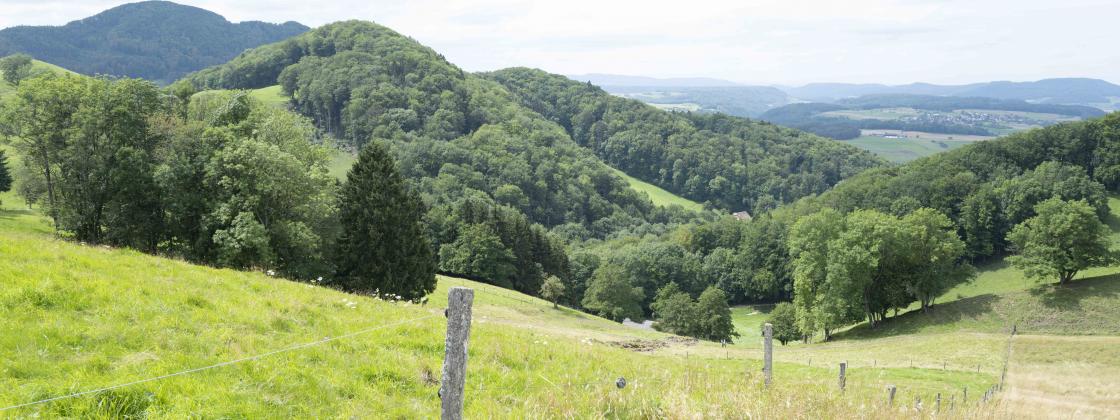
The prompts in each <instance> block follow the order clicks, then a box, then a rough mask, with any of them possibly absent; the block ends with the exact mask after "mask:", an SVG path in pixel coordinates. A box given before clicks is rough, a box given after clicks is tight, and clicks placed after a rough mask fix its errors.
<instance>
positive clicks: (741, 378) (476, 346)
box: [0, 196, 994, 418]
mask: <svg viewBox="0 0 1120 420" xmlns="http://www.w3.org/2000/svg"><path fill="white" fill-rule="evenodd" d="M5 198H6V199H5V200H4V208H3V210H2V211H0V284H2V285H3V288H2V289H0V317H3V319H4V320H5V322H4V323H3V324H2V325H0V352H3V353H4V354H5V355H7V357H5V358H4V359H3V360H2V361H0V407H3V406H9V405H14V404H18V403H24V402H28V401H33V400H37V399H42V398H48V397H53V396H57V395H61V394H66V393H71V392H75V391H82V390H87V389H91V388H96V387H102V386H107V385H113V384H118V383H122V382H127V381H132V380H137V379H141V378H147V377H151V376H155V375H160V374H166V373H170V372H176V371H180V370H184V369H188V368H194V367H199V366H206V365H210V364H213V363H218V362H222V361H226V360H231V359H237V358H241V357H248V356H252V355H256V354H260V353H264V352H268V351H273V350H276V349H280V348H284V347H287V346H290V345H293V344H299V343H306V342H311V341H315V340H319V339H322V338H324V337H337V336H340V335H343V334H346V333H350V332H354V331H359V330H362V329H364V328H369V327H381V328H382V329H378V330H375V331H370V332H368V333H366V334H363V335H360V336H355V337H351V338H346V339H340V340H337V341H333V342H330V343H327V344H324V345H320V346H315V347H310V348H304V349H299V350H295V351H291V352H286V353H280V354H276V355H272V356H268V357H265V358H262V359H259V360H255V361H249V362H245V363H241V364H237V365H232V366H226V367H221V368H216V369H212V370H207V371H203V372H198V373H194V374H190V375H184V376H178V377H174V378H169V379H166V380H161V381H156V382H147V383H143V384H138V385H134V386H130V387H125V388H120V389H116V390H113V391H109V392H102V393H98V394H95V395H90V396H84V397H79V398H74V399H68V400H61V401H57V402H52V403H48V404H44V405H39V406H35V407H29V408H22V409H17V410H15V411H8V412H4V413H3V414H4V415H5V416H8V415H13V416H39V417H99V416H100V417H119V416H127V415H141V416H149V417H152V418H181V417H184V416H190V417H238V418H244V417H248V418H260V417H265V418H267V417H354V416H356V417H363V416H368V415H369V414H370V413H378V415H382V416H386V417H432V416H434V415H435V414H436V412H437V410H438V406H439V403H438V397H437V395H436V390H437V389H438V378H439V370H440V363H441V360H442V351H443V349H442V347H443V332H444V329H445V324H444V321H443V317H442V314H441V309H440V307H441V305H442V304H443V303H444V302H445V296H446V292H447V288H448V287H451V286H453V285H460V284H465V285H468V286H471V287H473V288H475V289H476V290H477V291H478V294H477V298H476V304H475V320H476V322H475V327H474V329H473V331H472V337H471V354H470V365H469V374H468V400H467V406H466V414H467V415H468V416H469V417H671V418H672V417H676V418H681V417H694V416H714V417H728V416H744V415H751V416H762V417H794V416H796V417H832V418H855V417H878V418H887V417H895V416H897V415H899V414H900V413H901V412H900V411H896V410H898V408H895V409H890V408H886V407H883V404H882V386H883V383H886V382H890V383H893V384H897V385H899V387H900V389H902V390H903V391H902V395H907V394H906V393H907V392H910V393H918V392H921V393H922V394H923V395H925V397H924V398H927V399H928V398H929V397H928V395H929V394H930V393H931V392H945V393H949V392H953V390H955V389H958V388H960V386H962V384H969V386H975V387H982V386H986V384H990V383H992V381H993V380H994V378H993V376H992V375H990V374H983V373H982V374H977V373H974V372H959V371H956V372H955V371H945V372H933V371H930V372H926V371H923V370H921V369H914V370H911V369H868V370H864V371H859V370H857V371H854V372H853V374H852V378H851V379H850V380H849V392H848V393H847V394H846V395H841V394H839V393H837V392H836V391H835V386H834V385H833V384H834V380H833V373H830V372H829V371H828V370H827V369H825V368H823V367H809V366H804V365H801V364H798V363H788V362H785V361H784V359H782V358H779V359H778V360H779V363H778V364H777V366H776V371H777V372H778V373H777V374H776V385H775V386H774V387H772V388H771V389H769V390H764V389H763V387H762V384H761V376H760V375H759V374H758V369H759V366H760V365H759V362H758V360H757V359H756V358H755V357H754V355H753V353H752V350H749V349H733V350H735V353H732V354H727V353H724V354H719V355H717V354H716V353H717V352H719V351H720V349H721V348H720V347H719V345H718V344H710V343H705V344H696V343H683V344H673V345H666V346H665V347H662V348H660V349H658V350H656V351H652V352H646V353H639V352H634V351H630V350H624V349H621V348H618V347H616V346H615V345H612V343H616V342H620V341H633V340H644V341H645V342H655V343H656V342H662V343H663V341H656V340H664V339H665V338H666V337H667V336H666V335H664V334H661V333H657V332H650V331H643V330H635V329H630V328H626V327H622V326H621V325H619V324H615V323H613V322H610V321H607V320H603V319H600V318H596V317H593V316H589V315H586V314H583V313H579V312H575V311H571V310H566V309H559V310H556V309H552V307H551V305H549V304H548V303H547V302H543V301H540V300H538V299H534V298H530V297H527V296H524V295H519V294H517V293H515V292H512V291H507V290H502V289H497V288H494V287H491V286H487V285H482V284H477V283H473V282H469V281H466V280H459V279H448V278H441V279H440V285H439V290H438V291H437V292H436V293H435V294H433V295H432V301H431V302H429V303H428V304H427V305H414V304H407V303H399V302H387V301H382V300H377V299H374V298H371V297H367V296H357V295H351V294H345V293H341V292H337V291H334V290H330V289H326V288H322V287H314V286H310V285H308V284H304V283H297V282H291V281H287V280H281V279H276V278H271V277H269V276H267V275H264V274H261V273H251V272H239V271H232V270H219V269H212V268H206V267H200V266H195V265H191V264H187V263H184V262H181V261H175V260H170V259H164V258H159V257H153V256H149V255H144V254H141V253H137V252H134V251H129V250H117V249H108V248H104V247H93V246H82V245H79V244H74V243H70V242H66V241H61V240H57V239H54V238H53V237H52V236H51V235H50V234H49V226H48V225H47V224H46V222H45V220H44V219H43V218H42V217H41V216H39V215H37V214H35V213H34V212H32V211H28V210H20V209H18V208H16V206H13V204H12V203H13V200H10V199H7V198H9V197H7V196H6V197H5ZM398 323H399V324H398ZM29 331H30V332H34V333H33V334H27V332H29ZM687 352H691V353H692V356H691V357H687V358H686V357H682V353H687ZM720 356H722V357H720ZM732 356H733V357H732ZM619 376H624V377H626V378H627V379H628V380H629V382H630V385H628V386H627V387H626V388H625V389H622V390H619V389H618V388H616V387H615V386H614V385H613V381H614V379H615V378H617V377H619ZM946 395H947V394H946ZM975 414H977V413H976V412H972V411H968V412H965V411H961V412H958V415H959V416H969V415H975Z"/></svg>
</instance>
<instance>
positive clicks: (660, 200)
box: [612, 168, 704, 211]
mask: <svg viewBox="0 0 1120 420" xmlns="http://www.w3.org/2000/svg"><path fill="white" fill-rule="evenodd" d="M612 169H613V168H612ZM614 172H615V173H616V174H618V176H621V177H622V178H623V179H625V180H626V182H629V183H630V188H633V189H634V190H636V191H638V192H642V193H645V194H646V195H647V196H649V199H650V200H652V201H653V204H655V205H658V206H662V207H668V206H672V205H678V206H681V207H684V208H686V209H689V210H694V211H703V210H704V205H703V204H700V203H697V202H695V201H692V200H689V199H687V198H684V197H681V196H678V195H676V194H673V193H671V192H669V191H666V190H664V189H662V188H661V187H658V186H656V185H653V184H650V183H648V182H645V181H642V180H640V179H638V178H634V177H632V176H630V175H627V174H626V173H625V172H622V171H620V170H618V169H614Z"/></svg>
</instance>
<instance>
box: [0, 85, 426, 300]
mask: <svg viewBox="0 0 1120 420" xmlns="http://www.w3.org/2000/svg"><path fill="white" fill-rule="evenodd" d="M2 111H3V112H2V113H0V116H2V117H0V122H2V124H0V126H2V127H3V128H4V130H5V134H7V135H8V136H9V137H10V139H11V142H12V145H13V147H14V149H15V150H16V151H17V152H18V153H19V155H20V158H21V159H20V160H21V161H22V162H23V165H24V166H25V167H26V168H27V169H28V170H27V171H25V172H22V173H21V176H23V177H26V178H27V179H26V180H21V182H25V183H27V184H28V185H33V186H37V187H35V188H36V189H40V190H29V191H27V192H25V191H23V190H21V191H20V192H21V194H23V195H24V197H25V198H26V199H27V200H28V201H29V202H31V203H36V204H40V205H41V206H42V208H43V209H44V212H45V213H46V214H47V215H48V216H49V217H50V218H51V220H52V221H53V223H54V226H55V229H56V230H57V231H58V232H60V233H62V234H63V235H64V236H68V237H72V238H73V239H75V240H77V241H81V242H85V243H90V244H107V245H113V246H121V247H129V248H134V249H137V250H141V251H144V252H148V253H155V254H161V255H168V256H173V257H179V258H184V259H187V260H189V261H193V262H197V263H203V264H209V265H215V266H221V267H233V268H239V269H261V270H268V271H270V272H276V273H278V274H280V275H283V276H286V277H290V278H296V279H313V278H319V279H322V278H324V277H325V278H326V280H327V281H326V282H327V283H329V284H336V285H338V286H339V287H342V288H345V289H348V290H356V291H366V292H373V291H381V292H387V293H393V294H396V295H400V296H402V297H404V298H407V299H418V298H420V297H422V296H423V295H425V294H426V293H428V292H430V291H431V290H432V289H433V288H434V286H435V277H434V271H435V261H434V260H433V258H432V254H431V250H430V245H429V242H428V239H427V236H426V232H425V230H424V226H423V225H422V224H421V219H420V217H421V216H422V215H423V209H424V207H423V204H422V202H421V201H420V197H419V194H418V193H416V192H415V191H413V190H411V189H410V188H409V187H408V185H407V183H406V182H405V181H404V180H403V178H401V176H400V174H399V171H397V169H396V166H395V162H394V161H393V160H392V157H391V156H390V155H389V153H388V151H387V149H386V148H385V147H384V146H383V145H378V144H374V145H371V146H369V147H367V148H365V149H363V151H362V153H361V154H360V156H359V159H358V163H357V164H356V165H355V167H354V169H353V170H351V172H350V174H349V177H348V179H347V182H345V183H343V184H340V183H339V182H338V181H337V180H336V179H334V178H332V177H331V176H329V175H328V174H327V168H326V164H327V162H328V158H329V150H330V149H329V146H327V145H324V144H323V143H322V142H321V140H322V139H321V138H319V137H318V136H317V132H316V131H315V129H314V127H313V126H312V124H311V123H310V122H309V121H308V120H306V119H304V118H303V117H300V116H298V115H296V114H293V113H291V112H288V111H285V110H281V109H277V108H274V107H270V106H265V105H262V104H259V103H256V102H255V101H252V100H250V99H249V98H248V96H247V94H246V93H245V92H223V93H208V94H203V95H194V96H191V97H189V98H179V97H176V96H174V95H170V94H167V93H165V92H163V91H161V90H160V89H159V88H158V87H157V86H156V85H154V84H152V83H150V82H146V81H142V80H137V79H118V80H111V79H106V78H90V77H83V76H70V75H66V76H56V75H44V76H40V77H35V78H31V79H27V80H24V81H23V82H22V83H20V86H19V89H18V90H17V92H16V93H15V94H14V96H13V97H11V98H10V100H8V101H6V104H5V106H4V108H3V110H2Z"/></svg>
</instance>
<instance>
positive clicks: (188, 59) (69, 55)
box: [0, 1, 308, 83]
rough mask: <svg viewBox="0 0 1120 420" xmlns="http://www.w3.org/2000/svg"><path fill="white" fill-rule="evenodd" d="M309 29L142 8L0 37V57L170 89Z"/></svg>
mask: <svg viewBox="0 0 1120 420" xmlns="http://www.w3.org/2000/svg"><path fill="white" fill-rule="evenodd" d="M307 29H308V28H307V27H306V26H303V25H301V24H299V23H295V22H287V23H284V24H281V25H277V24H271V23H264V22H240V23H230V22H229V21H227V20H226V19H225V18H223V17H221V16H219V15H217V14H215V13H212V12H209V11H206V10H203V9H199V8H196V7H191V6H184V5H179V4H176V3H171V2H166V1H145V2H139V3H131V4H126V5H122V6H119V7H115V8H113V9H109V10H106V11H105V12H102V13H99V14H97V15H95V16H91V17H88V18H86V19H82V20H79V21H74V22H70V23H68V24H66V25H64V26H18V27H12V28H7V29H3V30H0V56H5V55H9V54H14V53H26V54H29V55H31V56H33V57H35V58H36V59H39V60H43V61H46V62H50V63H54V64H57V65H59V66H62V67H65V68H68V69H71V70H74V71H76V72H78V73H82V74H87V75H94V74H107V75H114V76H128V77H140V78H144V79H149V80H153V81H157V82H161V83H170V82H172V81H175V80H176V79H178V78H180V77H182V76H183V75H184V74H187V73H189V72H192V71H195V70H199V69H202V68H204V67H207V66H212V65H215V64H220V63H223V62H226V61H228V60H229V59H231V58H233V57H234V56H236V55H238V54H240V53H241V52H242V51H244V50H245V49H248V48H252V47H256V46H258V45H262V44H267V43H271V42H276V41H279V40H282V39H285V38H288V37H291V36H294V35H297V34H300V33H302V32H305V31H307Z"/></svg>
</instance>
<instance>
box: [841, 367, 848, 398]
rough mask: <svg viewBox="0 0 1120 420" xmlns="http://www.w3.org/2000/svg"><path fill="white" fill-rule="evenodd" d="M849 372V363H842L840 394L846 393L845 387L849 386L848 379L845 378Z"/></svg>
mask: <svg viewBox="0 0 1120 420" xmlns="http://www.w3.org/2000/svg"><path fill="white" fill-rule="evenodd" d="M847 372H848V362H840V392H843V391H844V385H847V384H848V377H847V376H845V374H847Z"/></svg>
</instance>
